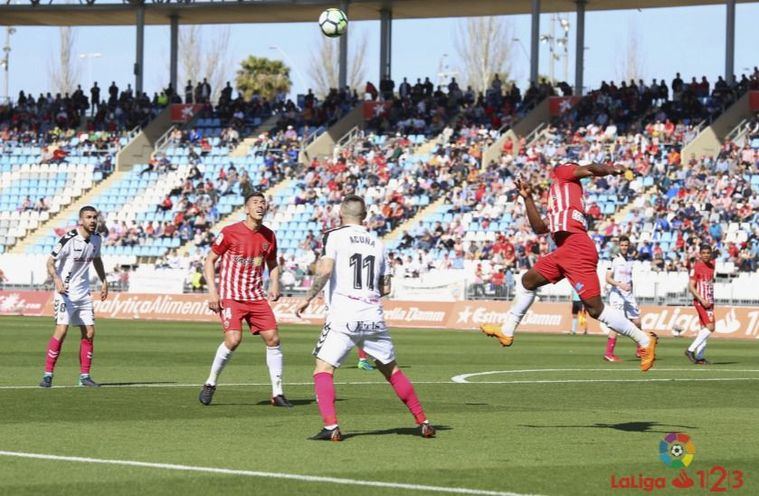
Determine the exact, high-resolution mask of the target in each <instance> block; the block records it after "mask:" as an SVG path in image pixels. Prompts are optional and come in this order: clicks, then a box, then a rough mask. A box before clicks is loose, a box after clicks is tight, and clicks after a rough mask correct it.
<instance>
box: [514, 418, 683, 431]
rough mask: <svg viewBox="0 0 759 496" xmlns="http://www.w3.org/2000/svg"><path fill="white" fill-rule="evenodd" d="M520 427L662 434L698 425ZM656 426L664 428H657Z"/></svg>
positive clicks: (631, 423)
mask: <svg viewBox="0 0 759 496" xmlns="http://www.w3.org/2000/svg"><path fill="white" fill-rule="evenodd" d="M520 427H529V428H531V429H583V428H584V429H613V430H615V431H622V432H659V433H662V434H668V433H670V432H673V431H675V432H678V431H679V430H681V429H682V430H684V429H687V430H695V429H698V427H693V426H690V425H673V424H660V423H659V422H647V421H644V422H622V423H619V424H600V423H598V424H593V425H522V426H520ZM656 428H663V429H664V430H657V429H656Z"/></svg>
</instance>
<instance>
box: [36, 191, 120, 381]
mask: <svg viewBox="0 0 759 496" xmlns="http://www.w3.org/2000/svg"><path fill="white" fill-rule="evenodd" d="M97 219H98V213H97V210H95V208H94V207H90V206H86V207H82V208H81V209H80V210H79V226H78V227H77V228H76V229H72V230H71V231H69V232H67V233H66V234H65V235H64V236H63V237H62V238H61V239H60V240H58V244H56V245H55V247H54V248H53V251H52V252H51V253H50V257H48V259H47V273H48V274H49V275H50V277H51V278H52V279H53V282H54V283H55V302H54V303H53V311H54V312H55V331H54V332H53V337H51V338H50V341H49V342H48V343H47V358H46V360H45V375H44V376H43V377H42V382H40V387H44V388H49V387H51V386H52V385H53V371H54V370H55V364H56V362H57V361H58V356H59V355H60V353H61V346H62V345H63V340H64V339H65V338H66V333H67V332H68V329H69V325H75V326H79V329H80V330H81V332H82V340H81V341H80V342H79V366H80V375H79V385H80V386H85V387H98V384H97V383H96V382H95V381H93V380H92V378H91V377H90V368H91V367H92V356H93V352H94V347H93V341H94V340H95V311H94V309H93V307H92V297H91V296H90V262H92V265H93V267H95V272H97V274H98V278H100V281H101V287H100V300H101V301H102V300H105V299H106V298H108V283H107V282H106V280H105V270H104V269H103V260H102V259H101V258H100V245H101V241H102V239H101V238H100V235H98V234H97V233H95V229H96V228H97V222H98V221H97Z"/></svg>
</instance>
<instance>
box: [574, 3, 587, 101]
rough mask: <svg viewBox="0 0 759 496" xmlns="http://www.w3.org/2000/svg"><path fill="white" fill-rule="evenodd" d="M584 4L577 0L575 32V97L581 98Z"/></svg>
mask: <svg viewBox="0 0 759 496" xmlns="http://www.w3.org/2000/svg"><path fill="white" fill-rule="evenodd" d="M585 3H586V0H577V21H576V22H577V31H576V32H575V95H577V96H582V85H583V73H584V72H585Z"/></svg>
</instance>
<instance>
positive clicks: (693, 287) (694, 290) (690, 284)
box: [688, 279, 712, 310]
mask: <svg viewBox="0 0 759 496" xmlns="http://www.w3.org/2000/svg"><path fill="white" fill-rule="evenodd" d="M688 290H689V291H690V293H691V294H692V295H693V298H695V299H696V300H698V302H699V303H701V305H702V306H703V307H704V308H706V309H707V310H708V309H710V308H711V307H712V304H711V303H709V302H708V301H706V300H705V299H704V298H703V297H702V296H701V295H700V294H699V293H698V289H697V288H696V281H694V280H693V279H690V280H688Z"/></svg>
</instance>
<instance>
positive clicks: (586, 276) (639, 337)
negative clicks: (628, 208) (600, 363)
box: [480, 162, 656, 372]
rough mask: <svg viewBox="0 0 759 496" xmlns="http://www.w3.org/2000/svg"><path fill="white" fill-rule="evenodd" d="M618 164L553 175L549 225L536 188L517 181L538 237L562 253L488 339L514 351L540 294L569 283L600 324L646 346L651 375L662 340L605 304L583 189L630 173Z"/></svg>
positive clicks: (491, 327) (525, 285)
mask: <svg viewBox="0 0 759 496" xmlns="http://www.w3.org/2000/svg"><path fill="white" fill-rule="evenodd" d="M624 173H625V169H624V168H622V167H621V166H618V165H612V166H605V165H597V164H593V165H588V166H579V165H577V164H574V163H571V162H570V163H565V164H560V165H557V166H556V167H554V169H553V171H552V172H551V188H550V191H549V203H548V219H547V221H548V223H547V224H546V222H545V221H544V220H543V219H542V218H541V217H540V213H539V212H538V208H537V206H536V205H535V201H534V200H533V198H532V188H531V187H530V185H529V184H527V183H526V182H524V181H522V180H519V181H517V188H518V189H519V195H520V196H521V197H522V198H523V199H524V204H525V208H526V210H527V218H528V219H529V221H530V226H532V229H533V231H535V233H536V234H546V233H549V232H550V233H551V235H552V237H553V239H554V241H555V242H556V246H557V248H556V250H554V251H553V252H551V253H549V254H548V255H546V256H544V257H542V258H541V259H540V260H538V262H537V263H536V264H535V266H534V267H532V268H531V269H530V270H528V271H527V272H526V273H525V274H524V276H522V280H521V283H518V284H517V289H516V298H515V299H514V302H513V304H512V305H511V309H510V310H509V313H508V315H507V317H506V322H504V324H503V325H502V326H499V325H496V324H484V325H482V326H481V327H480V329H481V330H482V332H483V333H484V334H486V335H488V336H491V337H495V338H497V339H498V341H499V342H500V343H501V345H502V346H511V344H512V342H513V340H514V331H516V328H517V326H518V325H519V322H520V321H521V320H522V318H523V317H524V315H525V314H526V313H527V310H528V309H529V308H530V305H532V302H533V300H535V290H536V289H538V288H540V287H541V286H544V285H546V284H548V283H554V284H555V283H557V282H559V281H560V280H562V279H563V278H565V277H566V278H567V279H569V282H570V284H571V285H572V287H573V288H574V289H575V290H576V291H577V294H579V295H580V298H582V301H583V303H584V304H585V308H586V309H587V310H588V313H589V314H590V316H591V317H593V318H594V319H598V320H599V321H601V322H602V323H604V324H606V325H607V326H609V327H610V328H612V329H614V330H615V331H617V332H618V333H620V334H624V335H625V336H629V337H630V338H632V339H633V340H635V342H637V343H638V344H639V345H640V346H641V360H640V369H641V370H642V371H643V372H645V371H647V370H649V369H650V368H651V367H653V365H654V360H655V351H656V335H655V334H653V333H648V334H646V333H644V332H643V331H641V330H640V329H639V328H638V327H636V326H635V324H633V323H632V322H630V321H629V320H628V319H627V318H625V315H624V314H623V313H622V312H621V311H619V310H617V309H615V308H611V307H609V306H604V303H603V300H602V299H601V285H600V283H599V281H598V274H597V273H596V269H597V265H598V252H597V251H596V245H595V244H594V243H593V240H591V239H590V237H589V236H588V232H587V229H588V228H587V221H586V220H585V209H584V207H583V201H582V196H583V190H582V184H581V183H580V180H581V179H583V178H585V177H603V176H608V175H612V174H614V175H619V174H624Z"/></svg>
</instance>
